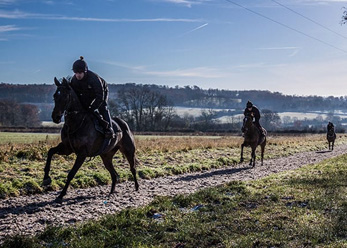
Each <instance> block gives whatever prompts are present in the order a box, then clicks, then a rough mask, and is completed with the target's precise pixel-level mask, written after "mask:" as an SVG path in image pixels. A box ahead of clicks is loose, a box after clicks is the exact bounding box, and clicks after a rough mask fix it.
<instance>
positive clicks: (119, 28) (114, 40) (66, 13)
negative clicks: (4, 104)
mask: <svg viewBox="0 0 347 248" xmlns="http://www.w3.org/2000/svg"><path fill="white" fill-rule="evenodd" d="M344 7H346V8H347V0H94V1H87V0H59V1H51V0H37V1H34V0H0V82H3V83H11V84H43V83H45V84H53V79H54V77H57V78H62V77H66V76H71V75H73V72H72V71H71V68H72V64H73V62H74V61H75V60H76V59H78V58H79V56H81V55H82V56H84V58H85V60H86V62H87V63H88V66H89V69H90V70H92V71H94V72H96V73H97V74H99V75H100V76H101V77H103V78H104V79H105V80H106V81H107V82H108V83H109V84H111V83H112V84H124V83H136V84H157V85H165V86H169V87H176V86H179V87H185V86H198V87H200V88H202V89H210V88H211V89H225V90H269V91H271V92H280V93H282V94H286V95H298V96H308V95H318V96H346V95H347V24H344V25H342V24H341V23H340V22H341V20H342V16H343V12H344V10H345V9H344Z"/></svg>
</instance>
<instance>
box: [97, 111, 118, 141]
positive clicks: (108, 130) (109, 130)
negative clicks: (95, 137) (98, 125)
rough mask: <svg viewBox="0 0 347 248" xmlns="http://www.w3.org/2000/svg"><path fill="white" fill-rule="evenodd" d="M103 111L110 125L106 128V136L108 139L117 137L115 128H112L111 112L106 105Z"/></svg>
mask: <svg viewBox="0 0 347 248" xmlns="http://www.w3.org/2000/svg"><path fill="white" fill-rule="evenodd" d="M101 112H102V113H100V114H101V115H102V117H103V118H104V120H105V121H107V122H108V125H107V126H106V128H105V138H107V139H111V138H115V137H116V135H115V133H114V131H113V128H112V122H111V116H110V112H109V111H108V109H107V107H105V109H103V111H101Z"/></svg>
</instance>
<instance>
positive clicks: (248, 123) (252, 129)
mask: <svg viewBox="0 0 347 248" xmlns="http://www.w3.org/2000/svg"><path fill="white" fill-rule="evenodd" d="M244 116H245V117H244V119H243V125H242V129H241V130H242V132H243V137H244V141H243V143H242V144H241V159H240V162H243V160H244V159H243V148H244V147H247V146H250V147H251V149H252V153H251V160H250V162H249V165H251V166H252V167H254V166H255V158H256V155H255V150H256V148H257V146H260V148H261V165H263V159H264V150H265V146H266V134H267V132H266V130H265V129H264V128H263V127H262V126H261V125H260V123H259V119H260V112H259V110H258V108H257V107H256V106H254V105H253V104H252V102H250V101H248V102H247V105H246V109H245V111H244Z"/></svg>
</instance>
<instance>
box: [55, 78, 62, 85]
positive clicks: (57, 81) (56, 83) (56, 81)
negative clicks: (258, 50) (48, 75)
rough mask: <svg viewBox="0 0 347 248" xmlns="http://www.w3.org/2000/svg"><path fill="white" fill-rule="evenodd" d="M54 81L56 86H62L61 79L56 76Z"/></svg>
mask: <svg viewBox="0 0 347 248" xmlns="http://www.w3.org/2000/svg"><path fill="white" fill-rule="evenodd" d="M54 83H55V85H56V86H60V85H61V84H60V82H59V80H58V79H57V78H56V77H54Z"/></svg>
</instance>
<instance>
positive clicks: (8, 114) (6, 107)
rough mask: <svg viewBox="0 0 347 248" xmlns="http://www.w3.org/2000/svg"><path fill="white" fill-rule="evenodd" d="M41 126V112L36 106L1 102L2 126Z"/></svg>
mask: <svg viewBox="0 0 347 248" xmlns="http://www.w3.org/2000/svg"><path fill="white" fill-rule="evenodd" d="M39 124H40V120H39V110H38V108H37V107H36V106H35V105H31V104H19V103H17V102H15V101H11V100H0V125H2V126H24V127H34V126H38V125H39Z"/></svg>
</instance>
